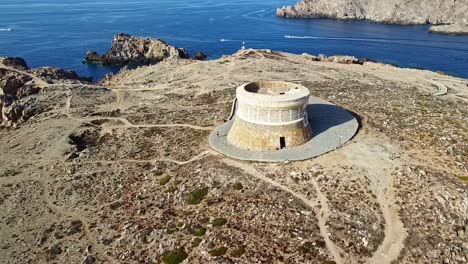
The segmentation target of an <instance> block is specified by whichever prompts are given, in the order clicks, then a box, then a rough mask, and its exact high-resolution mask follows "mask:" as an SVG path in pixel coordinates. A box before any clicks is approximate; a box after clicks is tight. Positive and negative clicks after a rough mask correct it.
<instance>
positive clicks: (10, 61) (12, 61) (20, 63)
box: [0, 57, 29, 70]
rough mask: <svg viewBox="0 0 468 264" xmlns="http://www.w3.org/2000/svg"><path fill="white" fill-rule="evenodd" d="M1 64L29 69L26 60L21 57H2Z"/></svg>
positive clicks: (0, 58)
mask: <svg viewBox="0 0 468 264" xmlns="http://www.w3.org/2000/svg"><path fill="white" fill-rule="evenodd" d="M0 64H3V65H5V66H8V67H12V68H15V69H19V70H27V69H29V67H28V64H27V63H26V61H25V60H24V59H23V58H19V57H0Z"/></svg>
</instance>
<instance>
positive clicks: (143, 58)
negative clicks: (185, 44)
mask: <svg viewBox="0 0 468 264" xmlns="http://www.w3.org/2000/svg"><path fill="white" fill-rule="evenodd" d="M189 57H190V56H189V54H188V52H187V51H186V50H185V49H181V48H177V47H175V46H172V45H169V44H167V43H166V42H164V41H162V40H160V39H155V38H139V37H133V36H130V35H128V34H125V33H120V34H117V35H115V36H114V39H113V41H112V47H111V49H110V50H109V51H107V53H106V54H104V55H102V56H101V55H99V54H98V53H97V52H95V51H88V53H87V54H86V58H85V63H97V64H103V65H127V64H130V65H151V64H156V63H158V62H160V61H162V60H165V59H188V58H189Z"/></svg>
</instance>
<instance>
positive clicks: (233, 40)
mask: <svg viewBox="0 0 468 264" xmlns="http://www.w3.org/2000/svg"><path fill="white" fill-rule="evenodd" d="M219 41H221V42H239V41H241V40H235V39H223V38H222V39H220V40H219Z"/></svg>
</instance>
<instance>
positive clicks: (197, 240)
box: [192, 237, 203, 247]
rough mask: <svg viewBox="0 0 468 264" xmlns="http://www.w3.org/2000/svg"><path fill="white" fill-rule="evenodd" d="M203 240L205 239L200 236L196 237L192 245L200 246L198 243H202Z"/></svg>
mask: <svg viewBox="0 0 468 264" xmlns="http://www.w3.org/2000/svg"><path fill="white" fill-rule="evenodd" d="M202 241H203V239H201V238H199V237H196V238H195V239H194V240H193V241H192V247H198V245H200V243H201V242H202Z"/></svg>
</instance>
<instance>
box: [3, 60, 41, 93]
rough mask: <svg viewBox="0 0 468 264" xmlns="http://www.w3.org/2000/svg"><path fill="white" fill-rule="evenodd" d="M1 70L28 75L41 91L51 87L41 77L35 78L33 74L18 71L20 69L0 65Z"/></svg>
mask: <svg viewBox="0 0 468 264" xmlns="http://www.w3.org/2000/svg"><path fill="white" fill-rule="evenodd" d="M0 68H2V69H5V70H8V71H13V72H16V73H18V74H23V75H26V76H28V77H30V78H31V81H33V82H34V83H36V85H37V86H39V87H40V88H41V89H43V88H46V87H47V86H49V84H48V83H47V82H46V81H44V80H42V79H41V78H39V77H37V76H35V75H33V74H30V73H28V72H25V71H22V70H18V69H15V68H12V67H9V66H6V65H4V64H0ZM31 81H30V82H31Z"/></svg>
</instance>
